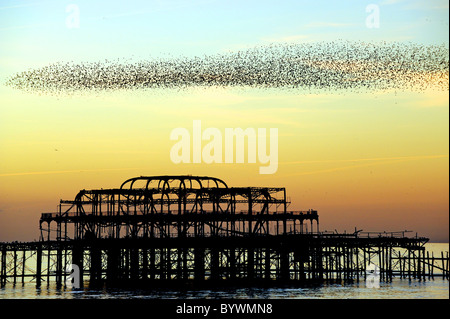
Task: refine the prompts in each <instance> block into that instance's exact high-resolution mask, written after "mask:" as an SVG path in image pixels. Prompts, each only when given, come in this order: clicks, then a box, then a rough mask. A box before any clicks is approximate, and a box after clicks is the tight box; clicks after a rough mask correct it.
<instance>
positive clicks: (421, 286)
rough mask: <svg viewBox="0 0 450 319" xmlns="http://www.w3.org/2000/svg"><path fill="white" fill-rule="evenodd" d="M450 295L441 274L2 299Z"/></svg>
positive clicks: (31, 293)
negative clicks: (312, 283) (317, 283)
mask: <svg viewBox="0 0 450 319" xmlns="http://www.w3.org/2000/svg"><path fill="white" fill-rule="evenodd" d="M426 248H427V250H428V251H430V254H431V252H432V251H433V252H434V256H436V257H437V256H440V252H441V251H448V249H449V244H427V245H426ZM16 298H20V299H36V298H42V299H113V298H124V299H222V298H223V299H249V298H252V299H262V298H264V299H265V298H270V299H449V281H448V280H447V279H443V278H440V277H435V278H434V279H428V278H427V279H426V280H425V281H418V280H408V279H399V278H394V279H393V281H392V282H383V281H380V282H379V286H375V287H373V286H371V285H367V284H366V282H365V281H364V280H362V281H360V282H359V283H352V284H348V283H347V284H338V283H336V284H323V285H320V286H312V287H305V288H236V289H207V290H206V289H205V290H185V291H175V290H162V289H158V290H125V289H107V290H93V289H87V288H86V289H84V290H72V289H64V288H62V289H60V290H58V289H56V286H55V284H54V283H50V285H49V286H47V285H46V284H45V283H44V284H43V285H42V287H41V288H40V289H36V287H35V284H34V283H25V284H24V285H22V283H19V284H16V286H15V287H14V286H13V285H12V284H7V285H6V286H5V287H4V288H1V289H0V299H16Z"/></svg>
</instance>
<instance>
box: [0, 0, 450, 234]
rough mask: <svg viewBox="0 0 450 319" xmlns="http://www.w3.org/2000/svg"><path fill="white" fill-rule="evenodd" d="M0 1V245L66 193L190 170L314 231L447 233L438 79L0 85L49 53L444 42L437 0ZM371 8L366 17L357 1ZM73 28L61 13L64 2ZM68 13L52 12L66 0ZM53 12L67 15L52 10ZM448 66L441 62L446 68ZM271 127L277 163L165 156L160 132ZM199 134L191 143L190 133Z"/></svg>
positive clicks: (59, 56)
mask: <svg viewBox="0 0 450 319" xmlns="http://www.w3.org/2000/svg"><path fill="white" fill-rule="evenodd" d="M99 3H100V2H96V3H95V4H93V3H92V2H91V1H73V2H65V1H45V0H43V1H39V0H36V1H24V0H15V1H2V2H1V4H0V241H13V240H18V241H28V240H34V239H36V240H37V239H38V237H39V231H38V230H39V229H38V227H39V217H40V214H41V213H42V212H52V211H55V210H56V207H57V204H58V203H59V200H60V199H73V198H74V196H75V195H76V194H77V192H78V191H79V190H80V189H93V188H115V187H119V186H120V184H121V183H122V182H123V181H124V180H126V179H128V178H131V177H135V176H141V175H172V174H192V175H209V176H214V177H218V178H221V179H223V180H225V181H226V182H227V184H228V185H229V186H276V187H286V190H287V195H288V196H289V198H290V200H291V202H292V204H291V206H290V209H293V210H301V209H316V210H318V212H319V216H320V227H321V229H322V230H330V231H334V230H335V229H336V230H338V231H344V230H346V231H350V232H352V231H354V229H355V227H357V228H358V229H363V230H364V231H402V230H413V231H414V234H415V232H418V234H419V235H421V236H426V237H429V238H430V239H431V241H435V242H448V237H449V195H448V192H449V119H448V118H449V100H448V93H449V92H448V90H447V91H443V90H440V89H429V90H425V91H420V92H416V91H412V90H408V91H406V90H384V91H376V90H374V91H369V92H353V91H345V90H342V91H335V92H329V91H327V92H314V93H311V92H307V91H302V90H298V91H292V90H282V89H267V90H263V89H257V88H253V89H249V88H191V89H187V90H184V91H179V90H175V89H167V90H163V89H161V90H147V91H131V90H130V91H126V90H124V91H112V92H109V91H108V92H81V93H74V94H61V95H56V96H55V95H52V94H46V93H45V92H43V93H41V94H39V93H38V92H27V91H22V90H18V89H15V88H12V87H9V86H7V85H5V82H6V81H7V80H8V78H10V77H11V76H13V75H14V74H16V73H18V72H22V71H26V70H29V69H34V68H39V67H43V66H47V65H49V64H51V63H55V62H72V61H73V62H95V61H104V60H105V59H109V60H114V59H121V60H127V59H129V60H138V59H151V58H161V57H162V58H170V57H180V56H186V57H194V56H204V55H211V54H218V53H226V52H230V51H232V52H235V51H238V50H245V49H248V48H252V47H255V46H259V45H266V44H270V43H314V42H320V41H336V40H355V41H366V42H380V41H387V42H391V41H397V42H413V43H419V44H424V45H441V44H444V45H445V46H446V47H447V48H448V36H449V35H448V22H449V17H448V12H449V11H448V1H437V0H432V1H427V0H418V1H416V0H411V1H409V0H385V1H378V2H376V1H375V2H371V1H361V0H345V1H297V0H296V1H284V0H283V1H230V0H226V1H218V0H217V1H214V0H211V1H208V0H205V1H162V0H159V1H127V2H123V1H107V2H106V1H105V2H101V3H102V4H99ZM371 3H375V4H377V5H378V6H379V9H380V27H379V28H375V29H374V28H367V26H366V23H365V21H366V18H367V16H368V14H369V13H367V12H366V6H367V5H369V4H371ZM70 4H74V5H76V7H75V8H76V9H77V10H79V24H78V25H73V24H70V23H72V22H73V20H70V21H72V22H69V24H68V22H67V21H68V20H67V19H68V17H70V15H71V14H73V12H74V11H73V8H74V7H73V6H72V7H71V6H68V5H70ZM68 8H69V9H70V8H72V9H70V10H67V9H68ZM66 10H67V11H68V12H66ZM447 74H448V73H447ZM194 120H201V122H202V127H203V128H208V127H214V128H218V129H219V130H220V131H221V132H224V130H225V128H238V127H239V128H242V129H245V128H255V129H257V128H267V129H269V128H278V135H279V140H278V147H279V153H278V160H279V164H278V170H277V172H276V173H275V174H269V175H261V174H259V167H260V166H261V164H260V163H256V164H248V163H244V164H236V163H234V164H224V163H222V164H205V163H201V164H174V163H173V162H172V161H171V160H170V149H171V148H172V146H173V145H174V143H175V142H174V141H171V140H170V138H169V137H170V133H171V131H172V130H173V129H175V128H178V127H183V128H186V129H187V130H189V131H190V132H192V125H193V121H194ZM204 144H205V143H204Z"/></svg>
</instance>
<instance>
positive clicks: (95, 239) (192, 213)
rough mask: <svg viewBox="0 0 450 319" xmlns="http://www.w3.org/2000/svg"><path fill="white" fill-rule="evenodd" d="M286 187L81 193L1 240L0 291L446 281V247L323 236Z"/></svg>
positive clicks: (382, 237)
mask: <svg viewBox="0 0 450 319" xmlns="http://www.w3.org/2000/svg"><path fill="white" fill-rule="evenodd" d="M289 204H290V203H289V201H288V199H287V197H286V190H285V188H278V187H229V186H228V185H227V184H226V183H225V182H224V181H222V180H220V179H217V178H213V177H206V176H190V175H185V176H142V177H136V178H131V179H129V180H127V181H125V182H124V183H122V185H121V186H120V187H119V188H115V189H97V190H81V191H80V192H79V193H78V194H77V195H76V196H75V198H74V199H73V200H61V201H60V204H59V205H58V211H56V212H49V213H42V214H41V218H40V220H39V228H40V238H39V240H38V241H34V242H26V243H20V242H11V243H0V285H1V286H4V285H5V284H6V283H13V284H19V283H25V282H34V283H35V284H36V286H37V287H39V286H41V285H42V284H43V283H47V284H48V283H49V282H50V281H52V282H53V281H54V282H56V285H57V286H59V287H61V286H66V285H67V284H68V279H70V278H71V277H70V274H71V270H73V269H74V265H75V266H76V268H77V271H78V272H79V276H80V281H81V285H84V284H87V283H88V284H89V286H109V287H114V286H139V287H149V288H151V287H160V286H161V287H181V286H188V287H203V286H208V285H211V286H220V285H230V286H236V285H245V286H254V285H257V286H275V285H302V284H305V283H308V282H326V281H342V282H345V281H360V280H366V278H367V276H370V275H371V273H370V272H368V269H371V267H373V266H375V268H376V275H377V276H379V278H380V279H381V280H383V281H391V280H392V279H393V278H394V277H398V278H402V279H403V278H405V279H415V280H429V279H431V278H434V277H442V278H446V279H448V277H449V255H448V252H446V253H445V255H444V253H441V255H439V256H434V255H433V254H431V255H430V253H429V252H427V251H426V250H425V247H424V245H425V244H426V243H427V242H428V238H424V237H419V236H417V235H416V236H408V235H409V234H410V233H409V232H388V233H386V232H383V233H370V232H369V233H367V232H366V233H364V232H361V231H356V230H355V232H354V233H336V232H333V233H329V232H325V231H321V230H320V227H319V215H318V212H317V211H315V210H312V209H309V210H305V211H290V210H289V209H288V208H289Z"/></svg>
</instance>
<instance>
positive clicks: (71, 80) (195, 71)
mask: <svg viewBox="0 0 450 319" xmlns="http://www.w3.org/2000/svg"><path fill="white" fill-rule="evenodd" d="M7 84H8V85H10V86H12V87H14V88H17V89H20V90H26V91H39V92H44V93H57V92H71V91H72V92H73V91H85V90H89V91H91V90H120V89H152V88H175V89H183V88H188V87H198V86H214V87H253V88H263V89H264V88H289V89H310V90H311V89H312V90H315V89H319V90H329V91H336V90H359V89H364V90H385V89H396V90H397V89H412V90H423V89H426V88H429V87H434V88H437V89H439V90H448V89H449V50H448V48H447V47H445V46H444V45H419V44H412V43H378V44H374V43H363V42H346V41H334V42H323V43H306V44H271V45H266V46H261V47H256V48H253V49H247V50H242V51H237V52H229V53H224V54H217V55H211V56H204V57H196V58H170V59H160V60H156V59H154V60H146V61H140V62H134V63H130V62H125V63H123V62H111V61H104V62H94V63H92V62H86V63H73V62H72V63H69V62H68V63H55V64H51V65H48V66H45V67H42V68H38V69H31V70H28V71H24V72H21V73H18V74H15V75H13V76H12V77H11V78H9V79H8V81H7Z"/></svg>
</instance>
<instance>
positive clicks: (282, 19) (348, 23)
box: [0, 0, 449, 78]
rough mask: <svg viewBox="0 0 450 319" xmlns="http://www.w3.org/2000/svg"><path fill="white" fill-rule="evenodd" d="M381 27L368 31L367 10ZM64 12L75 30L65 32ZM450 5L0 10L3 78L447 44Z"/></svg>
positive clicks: (51, 4) (397, 0)
mask: <svg viewBox="0 0 450 319" xmlns="http://www.w3.org/2000/svg"><path fill="white" fill-rule="evenodd" d="M372 3H373V4H376V5H378V6H379V8H380V27H379V28H377V29H369V28H367V27H366V23H365V21H366V18H367V16H368V15H369V14H370V13H366V7H367V5H369V4H372ZM69 4H75V5H77V7H78V8H79V28H68V27H67V26H66V19H68V17H69V15H70V14H71V12H66V8H67V6H68V5H69ZM448 21H449V19H448V1H443V0H384V1H362V0H343V1H323V0H319V1H298V0H292V1H291V0H289V1H287V0H283V1H261V0H258V1H253V0H246V1H235V0H225V1H220V0H194V1H185V0H178V1H171V0H170V1H163V0H156V1H131V0H130V1H95V2H94V1H72V2H71V1H55V0H54V1H45V0H44V1H40V0H35V1H32V0H7V1H2V2H1V4H0V61H1V62H0V63H1V65H0V70H1V71H2V74H0V75H1V77H2V78H3V77H5V76H8V75H10V74H11V72H20V71H23V70H24V69H28V68H32V67H36V66H40V65H47V64H49V63H53V62H57V61H63V62H65V61H103V60H104V59H117V58H120V59H130V58H138V59H141V58H151V57H170V56H192V55H197V56H199V55H200V56H201V55H204V54H214V53H220V52H226V51H229V50H239V49H245V48H249V47H252V46H256V45H264V44H268V43H273V42H316V41H332V40H338V39H348V40H357V41H367V42H372V41H413V42H418V43H424V44H433V43H436V44H441V43H448V40H447V39H448Z"/></svg>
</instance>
